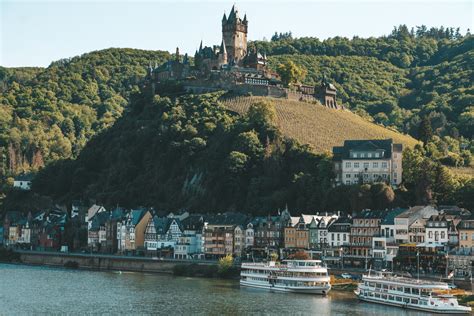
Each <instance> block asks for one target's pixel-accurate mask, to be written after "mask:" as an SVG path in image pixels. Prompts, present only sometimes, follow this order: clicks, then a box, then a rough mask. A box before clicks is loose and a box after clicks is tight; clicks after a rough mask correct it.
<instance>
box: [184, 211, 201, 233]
mask: <svg viewBox="0 0 474 316" xmlns="http://www.w3.org/2000/svg"><path fill="white" fill-rule="evenodd" d="M181 224H182V225H183V229H185V230H201V229H202V227H203V226H204V216H203V215H199V214H192V215H189V216H188V217H187V218H185V219H183V220H182V221H181Z"/></svg>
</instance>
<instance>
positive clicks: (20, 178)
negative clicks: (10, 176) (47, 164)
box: [15, 173, 33, 181]
mask: <svg viewBox="0 0 474 316" xmlns="http://www.w3.org/2000/svg"><path fill="white" fill-rule="evenodd" d="M32 180H33V175H32V174H31V173H28V174H25V173H23V174H20V175H18V176H16V177H15V181H32Z"/></svg>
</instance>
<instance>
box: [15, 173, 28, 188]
mask: <svg viewBox="0 0 474 316" xmlns="http://www.w3.org/2000/svg"><path fill="white" fill-rule="evenodd" d="M32 180H33V175H32V174H21V175H19V176H17V177H15V179H14V180H13V187H14V188H17V189H20V190H30V189H31V181H32Z"/></svg>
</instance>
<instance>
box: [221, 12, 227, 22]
mask: <svg viewBox="0 0 474 316" xmlns="http://www.w3.org/2000/svg"><path fill="white" fill-rule="evenodd" d="M225 22H227V17H226V15H225V12H224V16H223V17H222V23H225Z"/></svg>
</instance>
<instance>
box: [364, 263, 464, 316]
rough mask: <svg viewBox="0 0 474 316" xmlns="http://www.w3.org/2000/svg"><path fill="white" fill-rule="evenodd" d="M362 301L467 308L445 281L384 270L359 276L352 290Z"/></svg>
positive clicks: (434, 309)
mask: <svg viewBox="0 0 474 316" xmlns="http://www.w3.org/2000/svg"><path fill="white" fill-rule="evenodd" d="M355 293H356V295H357V297H358V298H359V299H360V300H362V301H366V302H372V303H379V304H385V305H392V306H398V307H403V308H409V309H415V310H420V311H425V312H430V313H440V314H468V313H470V312H471V308H470V307H467V306H462V305H459V304H458V301H457V299H456V297H454V296H453V295H450V294H447V293H449V287H448V284H447V283H443V282H435V281H425V280H417V279H410V278H406V277H400V276H396V275H394V274H391V273H386V272H383V273H382V272H376V273H375V274H374V273H372V275H371V273H370V272H369V274H368V275H364V276H362V283H359V286H358V288H357V290H356V291H355Z"/></svg>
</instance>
